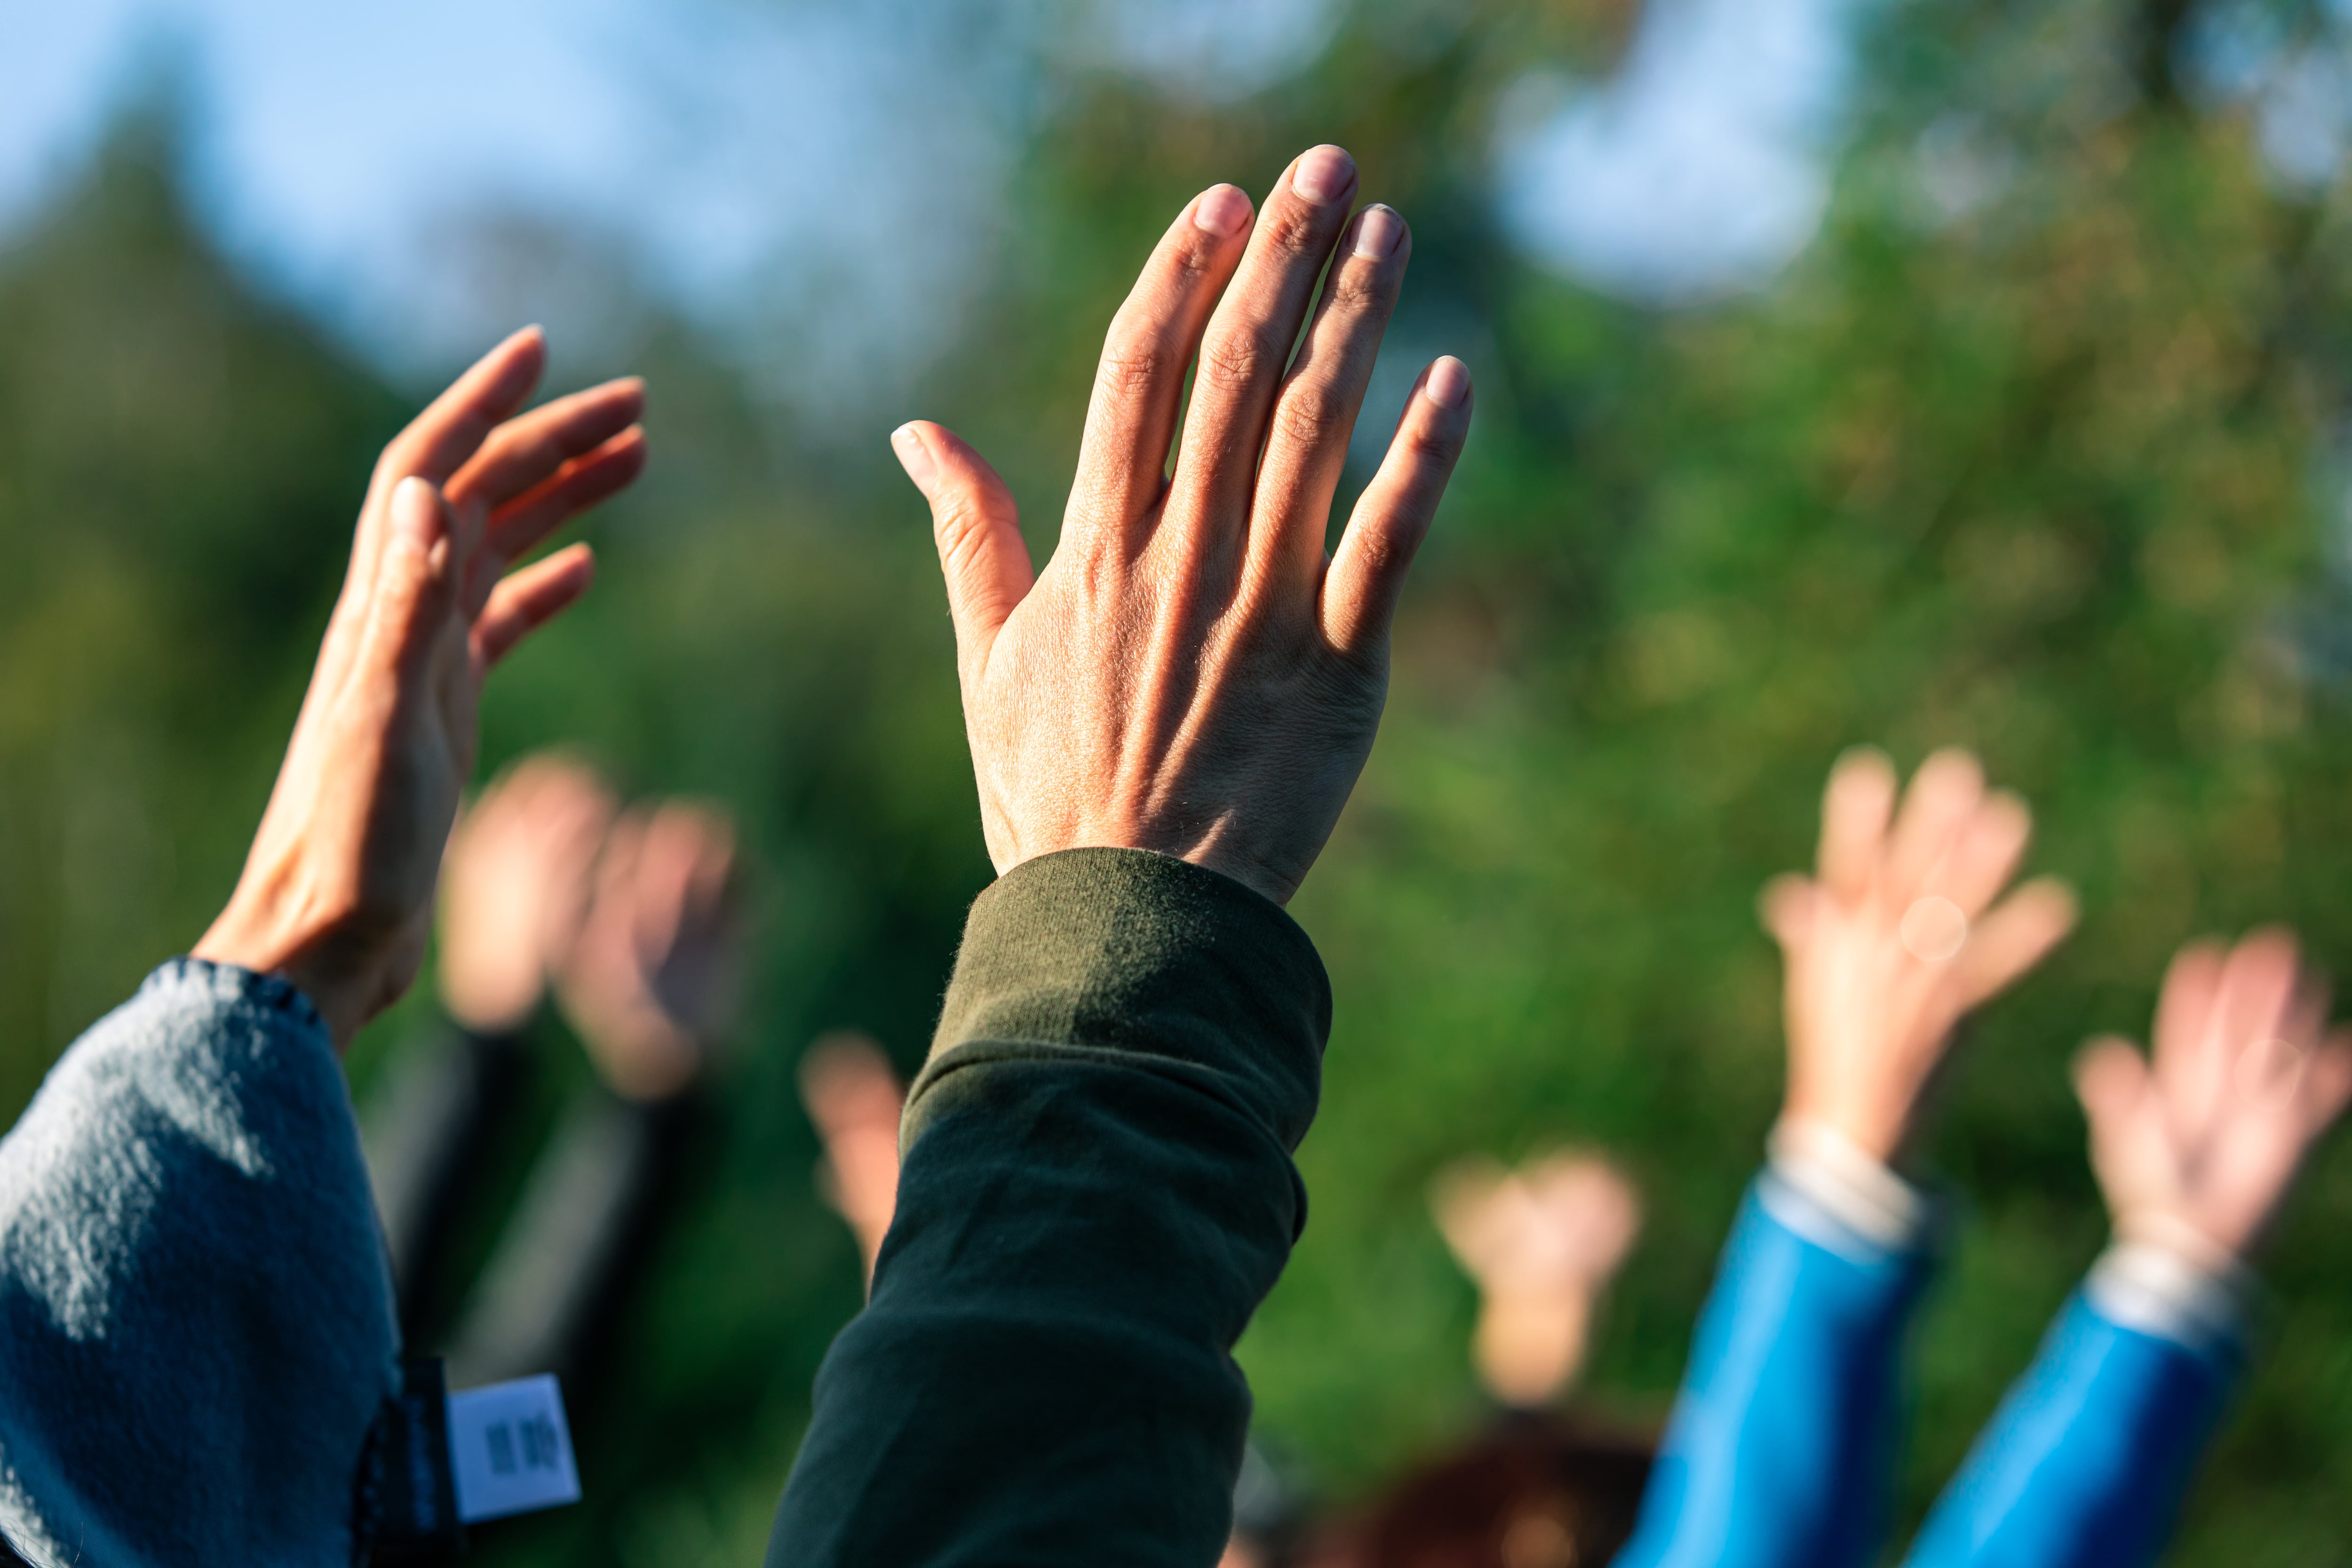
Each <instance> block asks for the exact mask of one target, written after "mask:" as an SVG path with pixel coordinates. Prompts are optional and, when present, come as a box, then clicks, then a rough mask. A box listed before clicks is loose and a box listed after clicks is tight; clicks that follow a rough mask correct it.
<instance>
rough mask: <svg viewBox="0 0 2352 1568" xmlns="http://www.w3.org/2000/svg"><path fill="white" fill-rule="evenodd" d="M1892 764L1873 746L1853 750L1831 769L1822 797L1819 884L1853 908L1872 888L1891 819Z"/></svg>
mask: <svg viewBox="0 0 2352 1568" xmlns="http://www.w3.org/2000/svg"><path fill="white" fill-rule="evenodd" d="M1894 815H1895V764H1894V763H1892V762H1890V761H1889V760H1888V759H1887V755H1886V753H1885V752H1882V751H1880V750H1879V749H1878V748H1877V747H1875V746H1855V747H1853V748H1852V749H1851V750H1849V751H1848V752H1846V753H1845V754H1844V755H1843V756H1841V757H1840V758H1838V760H1837V763H1836V765H1835V766H1833V767H1832V768H1831V769H1830V782H1829V784H1828V787H1827V788H1825V789H1824V790H1823V791H1822V843H1821V849H1820V852H1819V854H1818V857H1817V860H1818V865H1819V868H1820V874H1821V884H1822V887H1823V888H1824V889H1827V890H1828V891H1829V892H1830V894H1831V895H1832V896H1833V897H1835V898H1837V899H1838V900H1841V901H1843V902H1845V903H1849V904H1851V903H1854V902H1857V901H1859V900H1861V899H1863V898H1864V896H1866V895H1867V894H1868V893H1869V891H1870V889H1871V888H1872V887H1873V886H1874V885H1875V883H1876V881H1877V879H1878V877H1879V873H1880V862H1881V861H1883V860H1884V859H1885V846H1886V824H1887V822H1888V820H1889V819H1890V818H1891V817H1892V816H1894Z"/></svg>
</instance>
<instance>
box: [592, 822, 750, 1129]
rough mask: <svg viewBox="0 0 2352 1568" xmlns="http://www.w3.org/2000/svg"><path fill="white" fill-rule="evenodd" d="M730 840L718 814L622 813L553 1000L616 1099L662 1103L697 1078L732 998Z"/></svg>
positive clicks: (736, 917)
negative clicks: (559, 1006) (577, 1034)
mask: <svg viewBox="0 0 2352 1568" xmlns="http://www.w3.org/2000/svg"><path fill="white" fill-rule="evenodd" d="M738 892H739V886H738V880H737V877H736V854H735V829H734V826H733V824H732V823H730V821H729V820H728V818H727V816H726V815H725V814H724V813H723V812H721V811H719V810H718V809H717V808H716V807H713V806H708V805H696V804H694V803H692V802H689V801H676V800H673V801H665V802H663V803H662V804H661V805H658V806H656V807H655V808H654V809H653V810H652V811H651V812H643V811H631V812H626V813H624V814H623V815H622V816H621V818H620V820H619V821H618V822H617V823H615V824H614V826H613V829H612V832H611V833H610V834H609V835H607V837H605V840H604V854H603V856H602V857H601V858H599V859H598V861H597V864H596V888H595V894H594V897H593V900H592V901H591V902H590V904H589V906H588V914H587V918H586V919H585V920H584V921H583V922H582V924H581V927H580V934H579V938H578V940H577V941H575V942H573V943H572V947H571V951H570V952H567V953H566V954H565V955H564V958H563V960H562V963H560V964H559V965H558V966H557V968H556V971H555V999H556V1002H557V1004H558V1005H561V1006H562V1009H563V1014H564V1016H565V1017H567V1018H569V1019H570V1020H571V1022H572V1027H573V1029H575V1030H576V1031H578V1033H579V1035H580V1040H581V1043H582V1044H583V1046H585V1047H587V1049H588V1056H589V1059H590V1060H591V1061H593V1063H594V1064H595V1066H596V1070H597V1071H598V1072H599V1073H600V1074H602V1075H603V1077H604V1081H605V1083H606V1084H608V1085H610V1086H611V1088H612V1089H613V1090H614V1093H616V1094H619V1095H622V1096H623V1097H625V1098H626V1099H630V1100H646V1101H652V1100H667V1099H668V1098H669V1097H670V1096H672V1095H674V1094H677V1092H678V1091H679V1090H681V1089H685V1088H686V1087H687V1086H688V1084H690V1083H692V1082H693V1081H694V1080H695V1079H696V1078H698V1077H699V1076H700V1074H701V1073H702V1071H703V1069H704V1068H705V1067H707V1066H708V1065H709V1059H710V1055H711V1052H712V1051H713V1049H714V1048H715V1047H717V1046H718V1044H719V1041H720V1040H721V1038H722V1037H724V1036H725V1034H726V1032H727V1030H728V1028H729V1027H730V1025H731V1023H732V1021H733V1017H734V1012H735V1005H736V1002H737V999H738V981H739V978H740V976H739V974H738V973H737V971H738V968H739V966H740V960H741V956H742V954H741V945H742V909H741V900H740V898H739V896H738Z"/></svg>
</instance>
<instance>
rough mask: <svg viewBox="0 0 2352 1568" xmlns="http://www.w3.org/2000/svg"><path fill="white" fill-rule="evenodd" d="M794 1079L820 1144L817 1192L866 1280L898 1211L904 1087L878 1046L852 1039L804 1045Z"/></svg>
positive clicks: (837, 1036)
mask: <svg viewBox="0 0 2352 1568" xmlns="http://www.w3.org/2000/svg"><path fill="white" fill-rule="evenodd" d="M800 1078H801V1103H802V1104H803V1106H805V1107H807V1108H808V1115H809V1120H810V1121H812V1122H814V1123H815V1125H816V1131H817V1136H818V1137H819V1138H821V1139H823V1140H824V1159H822V1160H821V1161H819V1162H818V1163H817V1185H818V1187H819V1189H820V1190H821V1191H822V1192H823V1193H824V1201H825V1202H827V1203H829V1204H831V1205H833V1206H834V1208H835V1210H836V1211H837V1212H838V1213H839V1214H840V1215H841V1217H842V1218H843V1219H844V1220H845V1221H847V1222H848V1224H849V1228H850V1230H851V1231H852V1232H853V1233H854V1234H855V1235H856V1237H857V1251H858V1255H859V1256H860V1257H861V1258H864V1259H865V1261H866V1279H867V1280H868V1281H871V1280H872V1279H873V1278H874V1261H875V1259H876V1258H878V1257H880V1256H881V1252H882V1238H883V1237H886V1236H887V1235H888V1234H889V1233H890V1221H891V1219H892V1218H893V1216H894V1215H896V1214H897V1212H898V1117H899V1113H900V1112H901V1111H903V1110H905V1109H906V1104H907V1090H906V1087H905V1086H904V1085H902V1084H901V1083H899V1081H898V1074H896V1073H894V1072H892V1071H891V1070H890V1058H887V1057H886V1056H884V1055H883V1054H882V1047H879V1046H877V1045H876V1044H875V1043H874V1042H873V1041H872V1040H870V1039H868V1038H866V1037H865V1036H864V1035H859V1034H851V1033H844V1034H834V1035H827V1036H825V1037H824V1038H822V1039H820V1040H818V1041H816V1042H815V1043H814V1045H812V1046H810V1047H809V1048H808V1052H807V1054H806V1055H804V1056H803V1057H802V1058H801V1071H800Z"/></svg>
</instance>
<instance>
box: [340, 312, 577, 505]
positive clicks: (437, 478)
mask: <svg viewBox="0 0 2352 1568" xmlns="http://www.w3.org/2000/svg"><path fill="white" fill-rule="evenodd" d="M546 368H547V334H546V333H544V332H542V331H540V330H539V329H538V328H537V327H525V328H524V329H523V330H522V331H519V332H517V333H515V334H514V335H513V336H512V337H510V338H509V339H507V341H506V342H502V343H500V344H499V346H498V347H496V348H494V349H492V350H491V351H490V352H489V353H486V354H484V355H483V356H482V357H481V358H480V359H478V360H476V361H475V362H474V363H473V364H472V365H471V366H470V367H468V368H467V371H466V373H465V374H463V375H460V376H459V377H458V378H457V380H456V381H454V382H452V383H451V384H450V385H449V390H447V391H446V392H444V393H443V394H442V395H440V396H438V397H436V398H435V399H434V400H433V401H432V403H430V404H429V405H426V407H425V412H424V413H422V414H420V415H418V416H416V417H415V419H414V420H412V421H410V422H409V426H408V428H406V429H405V430H403V431H402V432H401V433H400V434H399V435H397V436H395V437H393V438H392V444H391V445H390V446H388V447H385V448H384V449H383V458H382V459H380V460H379V461H378V462H377V464H376V483H377V485H378V486H380V487H384V488H389V486H391V485H394V484H398V483H399V482H400V481H401V480H402V479H408V478H410V477H412V476H414V477H415V478H419V479H430V480H431V481H432V482H433V483H435V484H436V485H437V484H440V483H441V482H442V481H443V480H445V479H448V478H449V476H450V475H452V474H454V473H456V472H457V469H458V468H459V467H460V466H462V465H463V464H464V463H465V461H466V459H467V458H470V457H472V456H473V455H474V453H475V452H476V451H477V450H478V448H479V447H481V445H482V443H483V442H484V441H485V440H487V439H488V437H489V434H490V432H491V431H493V430H495V429H497V428H498V427H499V424H500V423H501V422H502V421H504V420H506V419H507V418H509V416H512V415H513V413H514V412H515V410H516V409H518V408H520V407H521V406H522V401H523V399H524V398H526V397H529V396H530V389H531V388H532V387H534V386H537V385H538V384H539V377H540V374H541V372H542V371H544V370H545V369H546Z"/></svg>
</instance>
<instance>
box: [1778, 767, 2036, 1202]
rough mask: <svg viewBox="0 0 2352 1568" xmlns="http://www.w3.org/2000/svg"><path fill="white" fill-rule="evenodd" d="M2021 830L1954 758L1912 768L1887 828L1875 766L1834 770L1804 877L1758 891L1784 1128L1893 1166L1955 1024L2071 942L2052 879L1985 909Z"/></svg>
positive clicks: (2002, 802) (2012, 869) (2016, 810)
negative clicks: (1824, 1135) (1782, 973)
mask: <svg viewBox="0 0 2352 1568" xmlns="http://www.w3.org/2000/svg"><path fill="white" fill-rule="evenodd" d="M2031 834H2032V816H2031V815H2030V814H2029V813H2028V812H2027V810H2026V807H2025V803H2024V802H2022V801H2021V800H2020V799H2018V798H2017V797H2016V796H2015V795H2011V794H2009V793H2007V792H2006V791H1999V790H1996V791H1991V792H1988V791H1987V790H1986V788H1985V783H1984V773H1983V770H1982V769H1981V768H1979V766H1978V764H1977V761H1976V759H1975V758H1974V757H1972V756H1970V755H1969V754H1968V753H1967V752H1957V751H1945V752H1937V753H1936V754H1935V755H1934V756H1931V757H1929V758H1928V759H1927V762H1925V763H1922V764H1921V765H1920V768H1919V771H1918V773H1917V774H1916V776H1914V778H1913V779H1912V781H1911V788H1910V790H1909V792H1908V794H1906V795H1905V796H1904V798H1903V801H1902V809H1901V811H1900V812H1899V813H1897V811H1896V809H1895V770H1894V768H1893V766H1892V765H1891V764H1889V763H1888V762H1887V761H1886V759H1885V757H1884V756H1882V755H1881V754H1879V753H1878V752H1871V751H1858V752H1850V753H1848V754H1847V755H1846V756H1844V757H1843V758H1842V759H1840V760H1839V762H1838V764H1837V767H1836V768H1835V770H1834V771H1832V773H1831V774H1830V783H1829V789H1828V792H1827V794H1826V795H1825V796H1824V798H1823V801H1822V842H1821V855H1820V866H1819V870H1818V873H1817V875H1816V876H1815V877H1814V878H1812V879H1807V878H1803V877H1796V876H1790V877H1782V878H1780V879H1776V880H1775V881H1774V882H1773V883H1772V884H1771V885H1770V886H1769V887H1768V888H1766V889H1765V891H1764V900H1763V914H1764V921H1765V924H1766V925H1767V926H1768V927H1769V928H1770V930H1771V932H1772V934H1773V936H1774V937H1775V938H1777V939H1778V941H1779V942H1780V950H1781V953H1782V956H1783V958H1784V960H1785V963H1786V965H1787V974H1788V981H1787V993H1786V997H1785V1004H1784V1005H1785V1011H1786V1015H1787V1025H1788V1033H1789V1091H1788V1099H1787V1100H1786V1102H1785V1104H1784V1106H1783V1109H1782V1111H1781V1121H1782V1123H1783V1125H1784V1126H1791V1127H1796V1126H1810V1127H1815V1128H1821V1129H1825V1130H1827V1131H1831V1132H1833V1133H1836V1134H1838V1135H1839V1136H1841V1137H1843V1139H1844V1140H1845V1141H1846V1142H1847V1143H1849V1144H1851V1145H1852V1146H1853V1147H1854V1148H1856V1149H1859V1150H1860V1151H1861V1152H1864V1153H1865V1154H1867V1155H1869V1156H1870V1157H1871V1158H1872V1159H1874V1160H1875V1161H1877V1162H1879V1163H1882V1164H1883V1163H1886V1162H1887V1161H1888V1160H1890V1159H1891V1158H1892V1157H1893V1156H1894V1154H1895V1152H1896V1150H1897V1149H1899V1148H1900V1147H1901V1146H1902V1143H1903V1140H1904V1138H1905V1136H1906V1133H1907V1132H1908V1131H1909V1129H1910V1126H1911V1121H1912V1116H1913V1112H1914V1111H1915V1110H1916V1108H1917V1104H1918V1100H1919V1097H1920V1095H1921V1093H1922V1092H1923V1091H1924V1090H1925V1089H1926V1088H1927V1080H1928V1078H1929V1076H1930V1075H1931V1074H1932V1073H1933V1072H1934V1070H1935V1068H1936V1065H1937V1062H1938V1061H1940V1060H1941V1059H1942V1058H1943V1055H1944V1051H1945V1048H1946V1047H1947V1046H1948V1044H1949V1042H1950V1039H1951V1034H1952V1029H1953V1027H1954V1026H1956V1025H1957V1024H1958V1022H1959V1020H1960V1017H1961V1016H1962V1015H1963V1014H1965V1013H1967V1012H1968V1011H1969V1009H1970V1008H1972V1007H1975V1006H1977V1005H1979V1004H1981V1003H1983V1002H1985V1001H1987V1000H1988V999H1990V998H1991V997H1993V996H1995V995H1997V994H2000V992H2002V991H2004V990H2006V989H2008V987H2009V986H2010V985H2011V984H2014V983H2015V982H2016V981H2017V980H2018V978H2019V977H2020V976H2021V975H2023V974H2024V973H2025V972H2026V971H2028V970H2030V969H2032V967H2033V966H2034V965H2035V964H2036V963H2040V962H2041V961H2042V957H2043V956H2044V955H2045V954H2047V953H2048V952H2050V950H2051V949H2052V948H2053V947H2054V946H2056V945H2057V943H2058V942H2060V941H2061V940H2062V939H2063V937H2064V936H2065V935H2066V933H2067V931H2070V930H2071V929H2073V926H2074V895H2073V894H2072V893H2071V892H2070V891H2069V890H2068V889H2066V887H2065V886H2064V884H2063V883H2061V882H2058V881H2055V880H2053V879H2048V878H2043V879H2037V880H2035V881H2032V882H2029V883H2027V884H2025V885H2024V886H2023V887H2021V888H2020V889H2017V890H2016V891H2015V892H2014V893H2012V894H2011V895H2010V896H2009V897H2008V898H2007V899H2005V900H2000V902H1998V903H1996V902H1995V900H1996V899H1999V898H2000V893H2001V890H2002V889H2004V888H2006V887H2007V886H2008V885H2009V882H2010V880H2011V878H2013V877H2014V876H2015V875H2016V874H2017V869H2018V866H2019V863H2020V862H2021V860H2022V858H2024V854H2025V847H2026V841H2027V839H2028V838H2029V837H2031Z"/></svg>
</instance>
